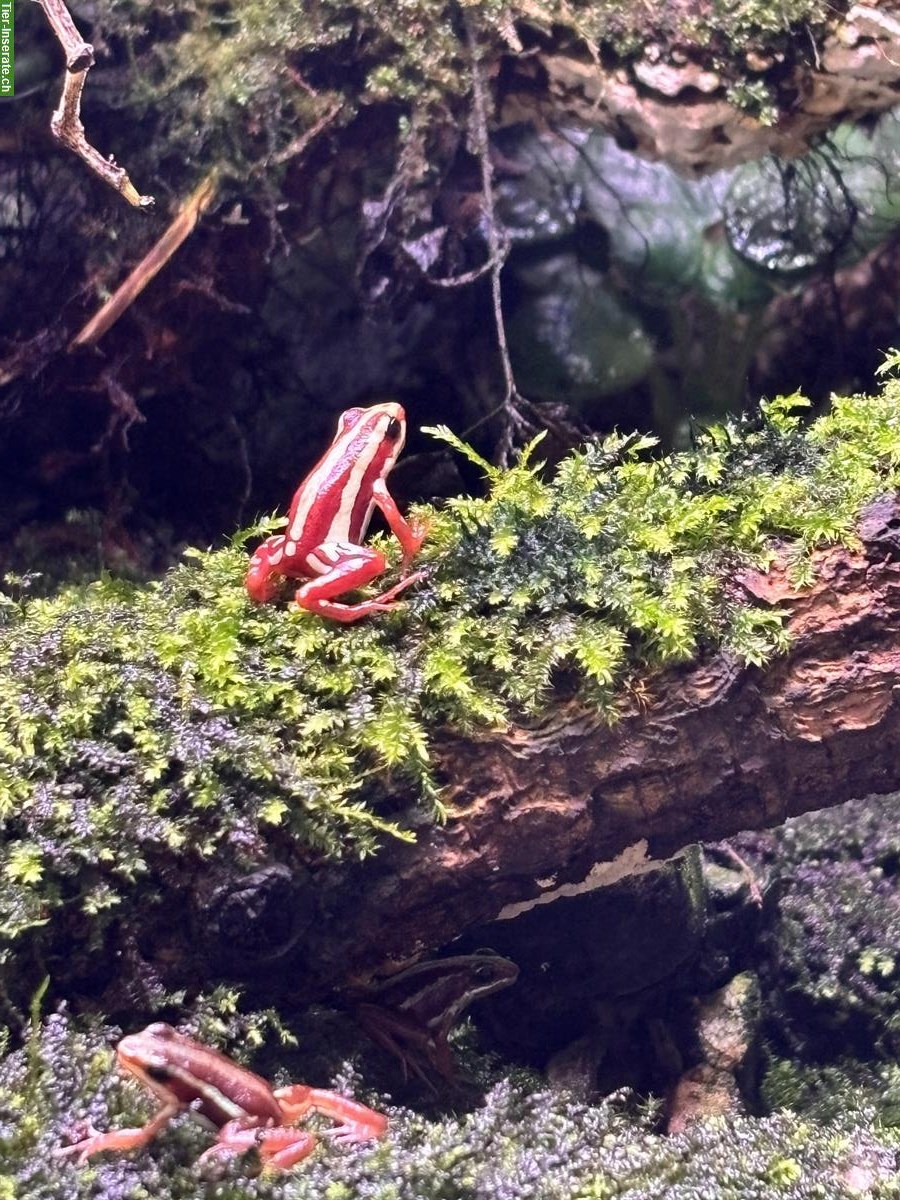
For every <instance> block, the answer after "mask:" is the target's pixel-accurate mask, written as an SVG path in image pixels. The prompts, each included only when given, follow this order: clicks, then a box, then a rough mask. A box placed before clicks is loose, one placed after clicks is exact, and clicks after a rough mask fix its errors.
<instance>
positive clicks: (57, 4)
mask: <svg viewBox="0 0 900 1200" xmlns="http://www.w3.org/2000/svg"><path fill="white" fill-rule="evenodd" d="M36 2H37V3H38V4H40V6H41V8H42V9H43V10H44V12H45V13H46V14H47V20H48V21H49V22H50V25H51V27H52V29H53V32H54V33H55V34H56V37H57V39H58V41H59V44H60V45H61V46H62V48H63V52H64V54H65V56H66V74H65V79H64V82H63V90H62V96H61V97H60V100H59V105H58V106H57V109H56V112H55V113H54V114H53V116H52V117H51V118H50V129H51V130H52V132H53V136H54V137H55V138H56V140H57V141H58V142H62V144H63V145H64V146H67V147H68V148H69V149H70V150H72V151H73V152H74V153H75V154H77V155H78V156H79V158H81V159H83V160H84V161H85V162H86V163H87V165H88V166H89V167H90V169H91V170H92V171H93V172H94V173H95V174H97V175H99V176H100V178H101V179H102V180H104V181H105V182H106V183H108V184H109V186H110V187H111V188H114V189H115V190H116V191H117V192H119V193H120V195H122V196H124V197H125V199H126V200H127V201H128V203H129V204H133V205H134V206H135V207H136V208H149V206H150V205H151V204H152V203H153V197H152V196H142V195H141V194H140V192H138V190H137V188H136V187H135V186H134V184H133V183H132V182H131V180H130V179H129V178H128V172H127V171H126V170H125V169H124V167H118V166H116V163H115V160H114V159H113V157H112V155H110V157H109V158H108V159H107V158H104V157H103V155H102V154H100V153H99V151H97V150H95V149H94V147H93V146H92V145H91V144H90V142H89V141H88V140H87V138H86V137H85V135H84V125H83V124H82V122H81V93H82V92H83V91H84V84H85V81H86V79H87V73H88V71H89V70H90V69H91V67H92V66H93V65H94V47H93V46H91V45H89V44H88V43H87V42H86V41H85V40H84V38H83V37H82V36H81V34H80V33H79V32H78V30H77V29H76V28H75V23H74V22H73V20H72V18H71V16H70V14H69V10H68V9H67V8H66V6H65V4H64V3H63V0H36Z"/></svg>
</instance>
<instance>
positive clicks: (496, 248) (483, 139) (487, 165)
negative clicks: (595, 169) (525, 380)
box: [462, 8, 518, 404]
mask: <svg viewBox="0 0 900 1200" xmlns="http://www.w3.org/2000/svg"><path fill="white" fill-rule="evenodd" d="M462 11H463V20H464V21H465V26H466V40H467V41H468V43H469V62H470V66H471V72H472V116H473V118H474V120H473V129H472V135H473V141H474V142H475V150H476V153H477V155H478V165H479V167H480V169H481V194H482V198H483V204H484V219H485V222H486V224H487V243H488V261H489V262H490V264H491V268H490V275H491V296H492V299H493V305H494V324H495V325H496V327H497V349H498V350H499V351H500V361H501V363H502V364H503V379H504V383H505V385H506V395H505V397H504V401H503V402H504V404H508V403H509V402H510V401H513V400H515V398H516V397H517V396H518V392H517V390H516V380H515V377H514V375H513V369H512V363H511V362H510V360H509V347H508V345H507V342H506V325H505V324H504V321H503V303H502V298H501V293H500V274H501V272H502V270H503V263H504V261H505V258H506V255H505V254H504V253H503V252H502V247H501V244H500V235H499V234H498V232H497V221H496V217H495V214H494V185H493V182H492V180H491V155H490V144H489V141H488V126H487V106H486V104H485V95H484V93H485V88H484V79H483V77H482V74H481V63H480V61H479V59H478V42H477V39H476V36H475V33H474V31H473V29H472V20H471V17H470V16H469V12H468V10H467V9H465V8H464V9H463V10H462Z"/></svg>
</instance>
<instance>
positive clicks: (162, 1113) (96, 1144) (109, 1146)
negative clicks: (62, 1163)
mask: <svg viewBox="0 0 900 1200" xmlns="http://www.w3.org/2000/svg"><path fill="white" fill-rule="evenodd" d="M183 1107H184V1105H183V1104H178V1103H174V1102H173V1103H172V1104H164V1105H163V1107H162V1108H161V1109H160V1110H159V1111H158V1112H156V1113H154V1115H153V1116H152V1117H151V1118H150V1120H149V1121H148V1122H147V1124H146V1125H141V1126H140V1127H139V1128H137V1129H111V1130H110V1131H109V1132H108V1133H99V1132H98V1131H97V1130H95V1129H91V1134H90V1136H89V1137H86V1138H83V1139H82V1140H81V1141H80V1142H74V1143H73V1144H72V1145H71V1146H60V1147H58V1149H56V1150H54V1151H53V1155H54V1157H55V1158H67V1157H68V1156H69V1155H70V1154H71V1155H77V1157H78V1161H79V1162H80V1163H83V1162H87V1160H88V1159H89V1158H91V1157H92V1155H94V1154H99V1153H100V1152H101V1151H102V1150H139V1149H140V1148H141V1147H142V1146H146V1145H147V1143H148V1142H152V1141H153V1139H154V1138H155V1137H156V1135H157V1134H158V1133H159V1131H160V1130H161V1129H162V1128H163V1127H164V1126H165V1125H168V1123H169V1122H170V1121H171V1120H172V1118H173V1117H175V1116H177V1115H178V1113H179V1112H181V1110H182V1108H183Z"/></svg>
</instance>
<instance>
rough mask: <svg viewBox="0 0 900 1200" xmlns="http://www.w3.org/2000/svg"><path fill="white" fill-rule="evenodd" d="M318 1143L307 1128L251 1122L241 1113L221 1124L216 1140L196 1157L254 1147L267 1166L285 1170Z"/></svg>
mask: <svg viewBox="0 0 900 1200" xmlns="http://www.w3.org/2000/svg"><path fill="white" fill-rule="evenodd" d="M316 1144H317V1139H316V1138H315V1137H314V1135H313V1134H311V1133H307V1132H306V1130H305V1129H291V1128H290V1127H289V1126H287V1125H276V1126H274V1127H269V1128H262V1127H260V1126H254V1125H249V1126H248V1124H247V1122H246V1120H244V1119H243V1118H240V1117H239V1118H237V1120H234V1121H228V1122H227V1123H226V1124H225V1125H223V1126H222V1128H221V1129H220V1130H219V1136H218V1138H217V1139H216V1144H215V1145H214V1146H210V1148H209V1149H208V1150H204V1152H203V1153H202V1154H201V1155H200V1158H199V1159H198V1160H197V1161H198V1162H204V1161H206V1160H208V1159H210V1158H222V1157H225V1156H230V1155H232V1154H246V1153H247V1151H248V1150H254V1149H255V1150H256V1151H257V1153H258V1154H259V1157H260V1159H261V1161H262V1163H263V1165H264V1166H265V1167H266V1168H267V1169H270V1170H277V1171H286V1170H287V1169H288V1167H292V1166H293V1165H294V1163H298V1162H300V1161H301V1160H302V1159H304V1158H308V1157H309V1155H310V1154H312V1152H313V1150H315V1148H316Z"/></svg>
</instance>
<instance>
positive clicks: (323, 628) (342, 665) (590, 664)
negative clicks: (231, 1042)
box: [0, 382, 900, 947]
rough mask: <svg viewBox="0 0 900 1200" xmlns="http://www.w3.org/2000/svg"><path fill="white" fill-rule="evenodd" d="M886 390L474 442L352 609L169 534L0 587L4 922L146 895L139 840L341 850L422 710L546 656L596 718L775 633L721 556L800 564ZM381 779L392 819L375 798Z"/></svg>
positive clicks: (496, 682)
mask: <svg viewBox="0 0 900 1200" xmlns="http://www.w3.org/2000/svg"><path fill="white" fill-rule="evenodd" d="M898 398H900V385H898V384H897V383H894V382H891V383H889V384H888V385H887V386H886V388H885V391H884V393H883V395H881V396H879V397H875V398H865V397H855V398H845V399H840V400H836V401H835V406H834V409H833V411H832V413H831V414H830V415H828V416H826V417H823V418H821V419H819V420H818V421H816V422H815V423H813V424H812V425H811V426H810V427H809V428H808V429H803V428H802V427H801V422H800V419H799V417H798V416H797V415H796V413H795V409H796V408H797V406H798V404H802V403H803V402H802V401H799V400H798V399H797V398H790V399H788V400H781V401H777V402H772V403H770V404H769V405H767V406H766V410H765V414H764V417H763V418H762V420H761V421H760V422H759V423H758V424H757V425H756V426H747V427H745V428H743V429H741V428H738V427H737V426H735V425H729V426H721V427H717V428H714V429H712V430H710V431H709V432H708V433H706V434H704V435H703V436H702V437H701V438H700V439H699V441H698V444H697V447H696V448H695V449H694V450H692V451H691V452H689V453H681V454H675V455H669V456H666V457H662V458H657V459H647V458H646V457H645V456H644V451H645V450H646V449H647V448H648V445H649V444H650V443H649V441H648V439H643V440H635V439H627V438H622V437H612V438H609V439H607V440H606V441H605V442H603V443H600V444H596V445H592V446H589V447H587V448H586V449H585V450H583V451H580V452H578V453H575V454H572V455H571V456H570V457H569V458H567V459H566V460H565V461H563V462H562V463H561V464H560V465H559V467H558V468H557V470H556V472H555V474H554V475H553V476H552V477H551V478H546V477H545V476H544V473H543V472H542V471H541V470H540V469H539V468H538V467H534V466H532V465H531V464H530V462H529V459H528V455H525V456H524V457H523V460H522V461H521V462H520V463H519V464H518V465H517V466H516V467H514V468H513V469H511V470H508V471H498V470H495V469H494V468H492V467H490V466H489V465H488V464H483V465H484V469H485V471H486V473H487V475H488V482H489V493H488V495H487V496H486V497H485V498H482V499H468V498H466V499H458V500H454V501H451V502H450V503H449V504H448V506H447V508H446V509H445V510H444V511H442V512H432V513H430V514H427V517H428V519H429V520H430V522H431V526H432V528H431V533H430V539H429V542H428V544H427V549H426V552H425V553H424V554H423V556H422V558H423V561H424V562H425V563H426V564H430V567H431V575H430V578H429V579H428V581H427V582H426V583H423V584H421V585H419V586H418V587H417V588H415V589H413V591H412V592H411V593H410V598H409V602H408V604H407V605H406V606H405V607H404V608H403V609H402V610H400V611H398V612H397V614H396V615H394V616H391V617H387V618H383V619H381V618H380V619H376V620H369V621H367V622H363V623H360V624H359V625H357V626H352V627H339V626H337V625H335V624H333V623H329V622H326V621H323V620H321V619H319V618H317V617H314V616H312V615H311V614H309V613H300V612H297V611H292V610H291V609H290V608H289V607H288V606H287V605H286V604H273V605H270V606H267V607H262V608H256V607H254V606H253V605H251V604H250V602H249V601H248V599H247V597H246V595H245V593H244V589H243V584H242V578H243V574H244V571H245V569H246V565H247V553H246V550H245V549H244V548H243V546H242V545H240V544H237V543H235V544H233V545H231V546H229V547H226V548H225V549H221V550H216V551H211V552H206V553H202V552H199V551H191V552H190V553H189V556H188V558H187V561H186V562H185V563H184V565H182V566H180V567H178V568H177V569H175V570H173V571H171V572H169V574H167V575H166V576H165V577H164V578H163V579H162V580H160V581H158V582H156V583H153V584H150V585H147V586H140V585H137V584H134V583H124V582H119V581H115V580H111V579H104V580H101V581H99V582H97V583H94V584H91V585H87V586H80V587H71V588H68V589H66V590H64V591H62V592H61V593H60V594H59V595H57V596H56V597H53V598H49V599H48V598H38V599H34V600H31V601H29V600H23V601H20V602H15V601H13V600H12V599H7V600H6V601H5V603H4V605H3V607H2V609H0V819H2V821H3V832H4V838H3V843H2V846H0V878H2V888H0V927H2V929H3V938H4V943H5V945H6V946H7V947H8V946H9V945H10V944H12V943H14V942H15V940H16V939H17V938H18V937H19V936H20V935H21V934H22V933H24V932H25V931H27V930H32V931H34V932H36V933H37V934H38V935H39V936H41V937H44V936H46V935H47V934H48V933H49V932H52V923H53V921H54V920H55V918H56V916H57V915H58V914H60V913H62V912H65V913H67V914H68V916H69V919H76V918H77V919H79V920H82V921H83V914H86V915H87V917H88V918H89V921H88V924H89V925H90V926H92V927H93V928H95V929H102V928H103V927H104V926H105V925H106V924H107V923H108V922H109V921H111V920H114V919H115V918H116V917H117V916H118V915H120V914H121V912H122V904H123V902H124V901H125V900H126V899H127V900H128V902H129V903H133V902H135V898H136V896H137V889H136V888H135V886H134V885H135V882H136V880H138V879H141V880H142V883H141V889H140V898H141V903H142V905H149V904H151V903H152V900H153V896H154V892H153V890H152V888H151V886H150V884H149V877H150V876H151V874H153V873H154V869H156V870H158V869H159V868H160V866H161V864H166V863H168V864H171V863H178V864H179V865H180V867H181V869H182V870H187V871H190V870H192V869H194V868H196V867H197V866H198V865H199V863H201V862H203V861H208V860H210V859H212V858H213V856H215V858H216V861H217V862H218V863H220V864H221V865H222V868H223V869H227V866H228V865H229V864H239V865H246V864H247V863H248V862H254V861H259V860H261V859H263V858H264V857H265V856H266V855H267V854H268V853H270V852H271V851H272V849H273V847H275V846H277V845H279V844H280V845H281V846H282V847H283V848H284V847H289V848H290V853H291V854H292V855H293V856H295V857H296V856H297V855H298V854H300V855H304V854H305V855H306V856H307V857H309V858H316V857H319V856H322V855H330V856H332V857H336V856H340V855H341V854H344V853H348V852H349V853H352V854H356V855H363V854H367V853H369V852H370V851H372V850H373V849H374V847H375V845H376V843H377V840H378V837H379V835H381V834H382V833H384V832H385V831H386V830H392V831H393V832H395V833H397V834H401V833H403V830H402V829H401V824H404V825H405V827H406V828H408V827H409V822H410V820H411V819H412V820H413V821H415V820H418V819H421V814H419V815H416V811H415V810H416V808H417V807H418V808H421V806H424V807H425V808H426V809H427V810H429V811H430V812H431V814H432V815H439V814H440V803H439V798H438V795H437V793H436V790H435V787H434V783H433V780H432V777H431V774H430V766H429V731H430V729H431V728H432V727H434V726H436V725H446V724H450V725H453V726H455V727H456V728H459V729H472V728H474V727H478V726H490V725H495V726H496V725H501V724H503V723H504V722H505V721H507V720H508V719H510V718H511V717H513V716H515V715H519V716H522V715H523V714H524V715H527V714H529V713H533V712H536V711H537V710H539V709H540V708H541V707H542V706H543V705H544V704H545V703H547V702H548V701H549V700H550V699H551V697H552V689H553V684H554V680H555V678H556V672H557V671H558V670H559V669H560V668H565V669H566V671H567V673H568V674H569V675H570V676H571V677H572V678H575V679H577V680H578V681H579V686H580V690H581V695H582V698H583V699H584V701H585V702H586V703H589V704H593V705H596V706H599V707H600V708H601V709H602V710H603V711H604V712H605V713H606V714H607V716H608V718H609V719H610V720H614V719H615V715H616V711H617V704H618V697H619V696H620V695H621V694H622V691H623V689H627V688H628V687H629V685H630V684H633V683H635V681H636V680H637V678H638V676H639V673H641V672H645V671H646V670H648V669H653V668H657V667H659V666H662V665H665V664H669V663H675V662H679V661H683V660H685V659H688V658H690V657H691V656H694V655H696V654H698V653H700V652H702V651H703V650H704V649H706V648H713V647H721V646H725V647H727V648H729V649H730V650H731V651H732V652H733V653H734V654H735V655H737V656H738V657H739V658H741V659H743V660H744V661H745V662H750V663H763V662H765V660H766V659H767V658H768V657H769V656H770V655H771V654H773V653H775V652H777V651H779V650H781V649H782V648H783V647H784V645H785V637H784V633H783V630H782V625H781V616H780V614H779V613H778V612H773V611H771V610H769V609H765V608H760V607H753V606H750V605H748V604H747V603H745V602H744V601H742V600H740V599H739V598H738V597H737V596H736V594H735V589H733V587H732V586H731V581H732V579H733V575H734V572H735V570H736V569H737V568H738V567H739V566H741V565H743V564H748V563H756V564H764V563H765V562H766V561H767V560H768V558H769V555H770V553H771V549H770V540H771V538H772V536H773V535H779V536H780V537H782V538H792V539H794V541H793V545H794V551H793V553H794V556H795V568H796V574H797V577H798V580H800V581H802V580H803V579H804V578H806V577H807V576H808V574H809V570H810V566H809V558H808V552H809V550H810V548H811V547H813V546H815V545H818V544H820V543H823V542H826V541H829V540H834V539H840V538H844V539H851V538H852V536H853V534H852V530H853V527H854V522H855V520H856V517H857V515H858V513H859V510H860V508H861V506H862V505H863V504H864V503H865V502H866V501H867V500H868V499H869V498H871V497H872V496H873V495H875V494H876V493H878V492H880V491H882V490H884V489H885V488H889V487H892V486H896V483H897V477H898V466H900V418H898V415H897V413H898V407H897V405H898ZM447 436H449V435H447ZM463 449H464V450H465V452H466V453H468V454H470V455H471V454H472V453H473V452H472V451H470V450H468V448H466V447H463ZM386 549H387V550H388V552H389V553H393V552H394V551H395V550H396V547H395V546H386ZM386 798H390V801H391V807H392V810H393V811H394V812H397V811H398V809H400V810H404V811H405V814H406V815H405V816H404V817H403V819H402V822H401V823H397V822H393V823H391V822H388V821H387V820H386V819H385V818H384V817H383V816H382V815H379V810H380V806H381V805H382V803H383V801H384V800H385V799H386ZM381 812H382V813H383V812H384V809H383V808H382V809H381ZM403 835H404V836H408V835H407V834H405V833H403ZM170 884H171V878H170ZM79 914H81V916H79ZM48 922H49V925H48ZM81 936H83V933H82V935H81Z"/></svg>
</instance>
